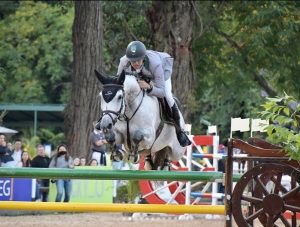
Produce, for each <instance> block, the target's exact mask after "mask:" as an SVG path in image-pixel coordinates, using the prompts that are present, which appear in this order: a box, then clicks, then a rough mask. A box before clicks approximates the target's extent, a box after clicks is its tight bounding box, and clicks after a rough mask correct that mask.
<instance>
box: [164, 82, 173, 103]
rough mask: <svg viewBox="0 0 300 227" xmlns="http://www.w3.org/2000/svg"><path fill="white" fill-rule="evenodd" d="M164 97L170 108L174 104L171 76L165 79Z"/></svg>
mask: <svg viewBox="0 0 300 227" xmlns="http://www.w3.org/2000/svg"><path fill="white" fill-rule="evenodd" d="M165 98H166V100H167V102H168V105H169V107H170V108H172V106H173V105H174V103H175V101H174V98H173V94H172V83H171V77H170V78H169V79H167V80H166V81H165Z"/></svg>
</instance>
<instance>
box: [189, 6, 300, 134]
mask: <svg viewBox="0 0 300 227" xmlns="http://www.w3.org/2000/svg"><path fill="white" fill-rule="evenodd" d="M199 4H200V2H199ZM221 5H222V6H221V7H220V6H219V5H218V3H213V2H212V3H211V5H210V6H208V7H210V8H209V9H208V12H210V14H211V15H214V17H213V19H210V18H212V17H210V18H209V17H207V18H206V17H203V18H202V19H203V23H204V25H207V24H211V26H209V27H207V31H206V32H205V33H204V34H203V35H202V36H201V37H200V38H197V39H195V42H194V44H193V49H192V51H193V55H194V58H195V63H196V70H197V74H198V79H197V84H198V87H197V89H196V91H195V95H196V99H195V100H197V106H198V109H195V110H194V112H193V115H192V119H193V126H194V128H197V131H196V133H204V130H203V128H202V127H203V126H201V125H200V120H201V119H205V120H208V121H209V122H212V124H217V125H218V126H219V128H220V130H221V135H222V136H224V138H227V137H228V136H229V132H230V117H243V118H244V117H255V115H256V112H257V109H258V108H259V105H260V104H261V103H262V102H263V97H264V96H266V92H265V90H264V88H263V87H262V84H261V83H259V82H258V78H262V79H263V80H265V81H266V83H268V84H269V85H270V86H271V87H272V88H273V90H275V91H276V92H277V93H278V94H280V93H281V91H283V90H287V89H288V90H289V92H290V93H291V95H293V96H294V97H296V98H300V89H299V84H300V77H299V76H298V75H299V73H300V72H299V70H300V67H299V64H300V62H299V56H300V55H299V54H300V45H299V42H298V41H297V40H299V38H300V35H299V34H300V33H299V30H300V18H299V16H300V15H299V9H300V5H299V3H298V2H290V1H289V2H282V1H280V2H278V1H271V2H270V1H268V2H265V1H260V2H251V1H243V2H225V3H222V4H221ZM203 15H205V14H203ZM199 116H200V117H199ZM205 128H206V127H205Z"/></svg>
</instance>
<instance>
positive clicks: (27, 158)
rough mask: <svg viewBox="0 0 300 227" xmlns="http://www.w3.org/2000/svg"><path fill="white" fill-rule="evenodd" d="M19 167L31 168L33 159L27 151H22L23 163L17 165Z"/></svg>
mask: <svg viewBox="0 0 300 227" xmlns="http://www.w3.org/2000/svg"><path fill="white" fill-rule="evenodd" d="M17 166H18V167H31V159H30V156H29V153H28V152H27V151H22V154H21V161H20V162H18V164H17Z"/></svg>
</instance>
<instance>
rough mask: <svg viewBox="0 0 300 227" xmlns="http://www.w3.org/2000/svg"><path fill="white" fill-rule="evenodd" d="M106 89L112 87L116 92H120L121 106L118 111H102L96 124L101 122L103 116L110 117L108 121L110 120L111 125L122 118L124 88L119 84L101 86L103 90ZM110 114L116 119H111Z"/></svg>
mask: <svg viewBox="0 0 300 227" xmlns="http://www.w3.org/2000/svg"><path fill="white" fill-rule="evenodd" d="M107 87H114V88H116V89H118V90H117V91H119V90H121V91H122V102H121V106H120V108H119V110H118V111H113V110H103V111H102V115H101V117H100V118H99V120H98V122H99V121H101V119H102V118H103V117H104V116H105V115H108V116H109V117H110V119H111V120H112V122H113V125H114V124H115V123H116V122H117V120H118V119H120V118H121V116H122V114H121V113H122V110H123V107H124V105H125V104H124V86H123V85H119V84H105V85H103V88H104V89H105V88H107ZM112 114H114V115H116V118H113V116H112Z"/></svg>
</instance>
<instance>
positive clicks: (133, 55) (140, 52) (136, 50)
mask: <svg viewBox="0 0 300 227" xmlns="http://www.w3.org/2000/svg"><path fill="white" fill-rule="evenodd" d="M145 55H146V47H145V45H144V44H143V43H142V42H140V41H132V42H131V43H129V44H128V46H127V49H126V57H127V58H128V59H129V61H139V60H142V59H144V57H145Z"/></svg>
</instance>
